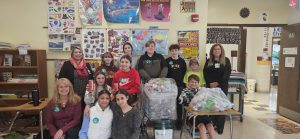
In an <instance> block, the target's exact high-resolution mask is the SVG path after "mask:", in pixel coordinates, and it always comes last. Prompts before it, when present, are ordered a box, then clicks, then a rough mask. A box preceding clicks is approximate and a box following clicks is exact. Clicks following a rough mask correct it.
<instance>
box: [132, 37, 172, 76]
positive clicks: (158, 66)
mask: <svg viewBox="0 0 300 139" xmlns="http://www.w3.org/2000/svg"><path fill="white" fill-rule="evenodd" d="M145 47H146V52H145V54H144V55H142V56H141V57H140V59H139V62H138V71H139V73H140V76H141V79H142V80H143V81H144V82H148V81H149V80H150V79H151V78H165V77H167V74H168V67H167V62H166V60H165V58H164V57H163V56H162V55H161V54H158V53H156V52H155V42H154V41H153V40H149V41H148V42H147V43H146V44H145Z"/></svg>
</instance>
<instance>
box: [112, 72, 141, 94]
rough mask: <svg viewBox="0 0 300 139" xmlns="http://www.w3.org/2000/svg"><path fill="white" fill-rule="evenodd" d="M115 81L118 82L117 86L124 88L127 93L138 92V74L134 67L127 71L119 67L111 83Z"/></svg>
mask: <svg viewBox="0 0 300 139" xmlns="http://www.w3.org/2000/svg"><path fill="white" fill-rule="evenodd" d="M115 83H117V84H118V88H120V89H123V90H126V91H127V92H128V93H129V94H139V92H140V83H141V81H140V75H139V73H138V72H137V71H136V70H135V69H134V68H130V70H129V71H128V72H125V71H123V70H121V69H119V70H118V71H117V72H116V73H115V75H114V79H113V84H115Z"/></svg>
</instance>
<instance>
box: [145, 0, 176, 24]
mask: <svg viewBox="0 0 300 139" xmlns="http://www.w3.org/2000/svg"><path fill="white" fill-rule="evenodd" d="M170 3H171V2H170V0H141V16H142V19H143V20H145V21H152V22H169V21H170V9H171V8H170Z"/></svg>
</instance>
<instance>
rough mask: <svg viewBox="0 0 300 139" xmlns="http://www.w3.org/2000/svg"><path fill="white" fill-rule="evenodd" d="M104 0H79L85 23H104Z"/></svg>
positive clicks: (82, 19)
mask: <svg viewBox="0 0 300 139" xmlns="http://www.w3.org/2000/svg"><path fill="white" fill-rule="evenodd" d="M102 1H103V0H79V17H80V19H81V23H82V24H83V25H96V26H97V25H102V5H103V3H102Z"/></svg>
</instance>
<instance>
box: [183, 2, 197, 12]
mask: <svg viewBox="0 0 300 139" xmlns="http://www.w3.org/2000/svg"><path fill="white" fill-rule="evenodd" d="M195 5H196V2H195V1H194V0H193V1H181V2H180V12H181V13H191V12H195V11H196V9H195Z"/></svg>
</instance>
